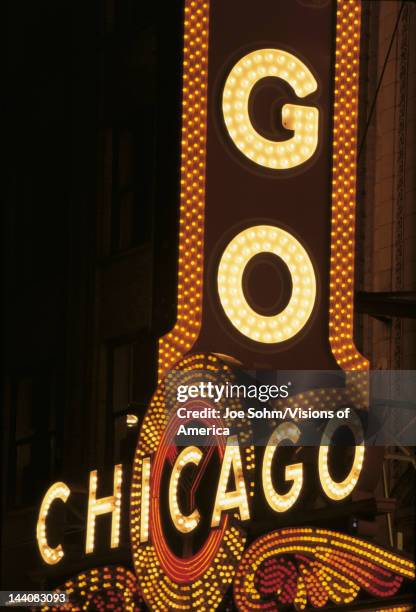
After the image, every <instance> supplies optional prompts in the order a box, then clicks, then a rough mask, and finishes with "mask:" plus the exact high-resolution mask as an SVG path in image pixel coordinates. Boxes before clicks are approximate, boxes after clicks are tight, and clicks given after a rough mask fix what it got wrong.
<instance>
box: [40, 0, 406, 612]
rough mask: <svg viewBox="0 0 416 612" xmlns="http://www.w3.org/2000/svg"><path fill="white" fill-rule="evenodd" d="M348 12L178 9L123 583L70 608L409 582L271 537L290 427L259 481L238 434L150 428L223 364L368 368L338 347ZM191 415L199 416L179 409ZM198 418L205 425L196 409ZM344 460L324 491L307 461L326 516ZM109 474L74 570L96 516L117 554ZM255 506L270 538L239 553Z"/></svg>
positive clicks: (305, 543) (81, 579)
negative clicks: (167, 275)
mask: <svg viewBox="0 0 416 612" xmlns="http://www.w3.org/2000/svg"><path fill="white" fill-rule="evenodd" d="M360 10H361V3H360V0H290V1H289V0H257V1H256V2H249V1H248V0H210V1H209V2H208V0H186V1H185V24H184V59H183V68H184V69H183V102H182V109H183V110H182V142H181V193H180V233H179V263H178V314H177V321H176V324H175V326H174V328H173V329H172V330H171V331H170V332H169V333H168V334H167V335H166V336H164V337H163V338H161V340H160V344H159V383H158V387H157V389H156V392H155V394H154V396H153V398H152V400H151V403H150V406H149V407H148V410H147V412H146V414H145V417H144V419H143V423H142V426H141V430H140V436H139V441H138V445H137V449H136V453H135V457H134V463H133V475H132V484H131V498H130V535H131V547H132V557H133V564H134V571H135V575H133V574H132V573H131V572H129V571H128V570H125V569H124V568H120V567H117V568H111V567H104V568H100V569H95V570H90V571H88V572H84V573H83V574H81V575H79V576H78V577H76V578H75V579H72V580H70V581H68V582H67V583H66V585H65V589H66V590H67V592H69V593H70V594H71V595H72V596H73V597H74V598H75V599H77V600H78V601H82V602H84V601H86V602H87V603H86V604H85V606H86V607H88V606H89V605H90V604H91V602H93V603H92V604H91V605H92V606H93V607H94V606H95V608H96V609H106V606H107V603H108V602H110V603H111V605H112V606H113V608H112V609H125V610H136V609H139V607H140V606H141V605H142V603H141V598H143V600H144V602H145V606H147V607H148V608H149V609H151V610H157V611H159V610H165V611H171V610H177V611H179V610H185V611H186V610H187V611H196V610H198V611H208V610H215V609H216V608H217V607H218V606H219V605H220V603H221V601H222V600H223V598H224V595H225V592H226V591H227V590H228V589H229V588H230V586H231V585H233V597H234V602H235V605H236V606H237V608H238V609H239V610H242V611H248V610H263V609H264V610H276V609H279V607H280V606H292V607H293V609H297V610H302V609H305V608H306V607H307V606H311V607H317V608H321V607H323V606H325V605H326V604H327V603H330V604H333V603H335V604H338V603H340V604H344V605H347V604H349V603H350V602H352V601H353V600H354V599H355V598H356V597H357V595H358V593H359V592H360V590H364V591H366V592H367V593H368V594H370V595H371V596H374V597H388V596H390V595H393V594H395V593H396V592H397V590H398V589H399V587H400V584H401V582H402V581H403V579H404V578H410V579H411V578H414V564H413V563H412V562H411V561H408V560H406V559H403V558H402V557H400V556H398V555H397V554H395V553H393V552H391V551H386V550H384V549H382V548H380V547H378V546H375V545H373V544H370V543H367V542H365V541H363V540H360V539H358V538H355V537H352V536H350V535H347V534H342V533H338V532H335V531H329V530H325V529H318V528H308V527H303V526H302V527H290V526H287V525H288V524H289V523H288V522H287V521H286V523H285V525H286V527H285V528H280V529H279V516H280V517H281V516H282V515H283V514H284V513H286V512H287V511H288V510H290V509H291V507H292V506H293V505H294V503H295V502H296V500H297V499H298V498H299V496H300V493H301V490H302V487H303V484H304V464H303V463H302V461H301V460H300V459H299V460H298V461H297V462H296V463H295V462H292V463H290V464H289V465H286V466H285V467H284V474H285V476H284V479H285V480H286V484H287V485H289V486H288V487H287V491H286V492H285V493H282V492H280V493H279V492H278V491H276V489H275V486H274V482H273V476H272V461H273V458H274V455H275V451H276V449H277V446H278V445H279V444H280V443H281V442H282V441H283V440H290V441H291V442H292V443H293V444H296V443H297V442H298V439H299V429H298V427H297V426H296V424H295V423H289V422H285V423H281V424H279V426H278V427H276V429H275V430H274V431H273V434H272V435H271V437H270V439H269V441H268V443H267V445H266V446H265V448H264V450H263V451H262V452H263V457H262V458H261V459H260V461H261V463H260V464H259V456H258V452H257V450H255V449H254V448H253V446H251V443H250V442H248V441H247V440H248V438H244V436H245V435H246V433H247V432H244V431H241V432H240V433H239V432H235V431H233V435H230V436H229V437H228V438H226V437H225V436H221V435H217V434H215V435H213V436H212V443H211V445H210V446H205V447H203V446H202V447H199V446H198V445H196V444H190V445H189V446H186V447H184V448H181V447H180V446H179V445H177V443H176V441H177V440H176V438H177V432H178V418H177V416H176V417H175V415H171V414H169V411H168V410H167V406H168V405H169V404H170V399H171V398H172V397H173V398H174V397H175V378H172V372H173V373H180V375H181V383H182V382H186V383H195V382H198V376H199V373H200V372H204V376H205V377H208V380H211V379H212V380H215V381H216V382H222V383H227V382H229V381H231V382H232V381H233V380H235V376H236V369H235V367H234V365H233V364H236V363H238V364H239V366H240V367H241V368H245V369H251V370H259V369H271V370H290V369H292V370H316V369H321V370H337V371H345V372H346V373H347V376H346V380H347V382H348V379H349V375H348V373H350V372H354V373H355V376H356V375H357V372H358V373H359V372H364V373H365V371H366V370H368V367H369V364H368V362H367V361H366V359H365V358H364V357H363V356H362V355H360V353H359V352H358V351H357V349H356V347H355V345H354V340H353V314H354V313H353V284H354V225H355V181H356V149H357V107H358V83H359V46H360ZM176 380H177V379H176ZM358 380H359V379H358ZM328 393H329V394H330V392H329V391H328ZM227 401H228V405H230V406H231V407H232V408H236V409H238V408H239V405H238V401H237V400H234V399H232V400H227ZM288 401H289V402H290V398H289V400H288ZM233 402H234V403H233ZM185 406H186V404H185ZM192 407H193V408H195V407H197V408H198V409H199V408H202V409H203V410H205V409H209V408H210V404H209V402H204V401H202V400H201V399H200V398H198V399H197V400H196V401H194V402H192ZM217 407H219V408H221V409H222V405H221V404H217ZM201 414H202V413H201ZM224 419H225V417H224ZM189 420H192V419H189ZM198 420H199V421H202V422H203V423H204V425H208V426H210V425H213V424H214V420H215V419H214V417H213V418H211V416H210V414H209V410H208V412H207V413H206V416H204V417H200V418H199V419H198ZM358 424H359V423H358ZM359 425H360V424H359ZM331 426H332V425H331V423H330V424H329V426H328V427H327V430H328V431H327V433H328V432H329V431H331V432H332V430H331ZM354 448H355V451H354V453H355V454H354V457H353V461H352V467H351V470H350V473H349V475H348V476H347V477H346V478H345V479H344V480H343V481H340V482H336V481H334V480H333V479H332V477H331V474H330V473H329V467H328V446H321V447H320V448H319V449H317V453H316V454H317V460H318V462H319V479H320V484H321V488H322V494H323V495H325V496H326V497H327V499H329V500H331V502H334V503H338V502H339V501H342V500H343V499H345V498H346V497H347V496H348V495H350V494H351V492H352V490H353V489H354V488H355V486H356V484H357V481H358V478H359V477H360V472H361V468H362V465H363V459H364V446H363V444H362V442H358V441H357V438H356V446H355V447H354ZM292 459H293V457H292ZM116 468H117V469H118V471H117V470H116V471H115V475H114V483H115V484H114V495H113V496H110V497H109V498H103V499H101V500H100V499H99V500H97V499H96V482H97V480H96V479H97V475H96V474H95V473H94V474H93V475H92V477H91V478H92V480H91V482H92V484H93V490H92V493H91V482H90V498H91V495H92V497H93V499H92V501H91V499H90V504H91V508H90V509H89V512H88V529H87V541H86V545H87V549H86V552H87V553H90V552H91V551H93V549H94V525H95V517H96V516H98V515H99V514H102V513H110V512H111V513H112V533H111V546H114V547H116V546H117V545H118V534H119V522H118V519H119V512H120V505H121V498H120V495H119V492H120V486H119V485H120V482H121V473H122V472H121V466H116ZM189 469H190V470H191V471H189ZM117 479H118V480H117ZM257 479H259V480H260V484H259V482H258V480H257ZM256 480H257V482H256ZM117 483H118V484H117ZM54 487H55V488H54ZM94 487H95V488H94ZM260 489H261V491H260ZM69 493H70V492H69V489H68V487H67V486H66V485H65V483H56V484H55V485H53V487H51V489H50V490H49V491H48V493H47V494H46V496H45V500H44V503H43V504H42V508H41V514H40V522H39V528H38V541H39V546H40V550H41V551H42V550H43V554H42V556H43V558H44V560H45V561H46V562H47V563H50V564H54V563H59V562H60V561H61V559H62V557H63V555H64V552H63V549H62V547H57V548H56V549H51V548H50V546H49V545H48V542H47V532H46V519H47V514H48V510H49V507H50V505H51V503H52V502H53V501H54V500H55V499H61V500H62V501H63V502H65V501H66V499H67V498H68V495H69ZM48 496H49V497H48ZM256 496H257V497H258V498H260V497H261V498H262V502H261V503H263V504H264V505H265V506H266V510H265V513H266V514H265V515H267V516H268V517H269V518H270V516H273V518H272V522H274V524H275V527H273V528H272V529H276V530H275V531H270V530H269V531H267V529H265V530H263V531H262V535H261V536H260V537H258V538H257V539H254V541H253V538H252V537H251V539H250V541H248V538H247V534H246V530H245V525H247V524H249V522H250V520H251V519H252V513H253V512H254V510H253V509H254V508H255V507H257V508H258V507H259V501H258V499H256ZM267 513H268V514H267ZM257 518H259V517H257ZM261 518H262V517H261V516H260V523H261ZM289 520H290V519H289ZM269 524H270V521H269ZM264 531H266V533H264ZM88 602H89V603H88ZM114 602H116V603H114ZM119 602H121V604H120V606H121V607H119V608H118V607H117V606H118V603H119ZM85 609H86V608H85ZM392 609H398V608H392ZM403 609H407V608H403Z"/></svg>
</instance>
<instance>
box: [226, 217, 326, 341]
mask: <svg viewBox="0 0 416 612" xmlns="http://www.w3.org/2000/svg"><path fill="white" fill-rule="evenodd" d="M259 253H273V254H275V255H277V256H278V257H280V258H281V259H282V260H283V261H284V262H285V264H286V265H287V267H288V269H289V272H290V276H291V280H292V295H291V297H290V300H289V302H288V304H287V306H286V307H285V308H284V309H283V310H282V312H279V313H278V314H276V315H272V316H265V315H260V314H258V313H257V312H255V311H254V310H253V309H252V308H251V306H250V305H249V304H248V302H247V299H246V297H245V295H244V292H243V274H244V270H245V268H246V266H247V264H248V262H249V261H250V260H251V259H252V258H253V257H254V256H255V255H258V254H259ZM218 294H219V298H220V301H221V305H222V307H223V309H224V312H225V314H226V315H227V317H228V319H229V320H230V322H231V323H232V324H233V325H234V327H236V328H237V329H238V331H239V332H241V333H242V334H243V335H244V336H246V337H247V338H250V339H251V340H255V341H256V342H262V343H265V344H277V343H279V342H283V341H285V340H289V339H290V338H293V336H295V335H296V334H297V333H298V332H300V330H301V329H302V328H303V327H304V326H305V325H306V323H307V321H308V319H309V317H310V315H311V313H312V310H313V306H314V304H315V299H316V278H315V272H314V269H313V266H312V262H311V260H310V257H309V255H308V253H307V252H306V250H305V249H304V247H303V246H302V245H301V244H300V242H299V241H298V240H297V239H296V238H295V237H294V236H292V234H290V233H289V232H286V231H285V230H283V229H281V228H279V227H276V226H273V225H257V226H253V227H250V228H247V229H245V230H243V231H242V232H240V233H239V234H237V236H235V237H234V238H233V239H232V240H231V242H230V243H229V244H228V245H227V247H226V248H225V250H224V253H223V254H222V257H221V261H220V264H219V269H218Z"/></svg>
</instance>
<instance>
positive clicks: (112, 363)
mask: <svg viewBox="0 0 416 612" xmlns="http://www.w3.org/2000/svg"><path fill="white" fill-rule="evenodd" d="M156 347H157V345H156V342H155V341H152V340H151V339H149V338H144V337H142V338H140V339H136V340H132V341H130V342H125V343H115V344H112V345H110V346H109V347H108V373H109V375H108V389H107V393H108V408H109V409H108V413H109V423H108V425H109V426H108V433H109V435H108V444H107V448H108V449H110V452H111V453H112V456H111V457H108V461H109V462H130V461H131V460H132V457H133V453H134V449H135V446H136V443H137V435H138V427H133V428H129V427H128V426H127V421H126V417H127V414H134V415H136V416H137V417H138V418H139V421H140V419H141V418H142V416H143V415H144V412H145V410H146V408H147V405H148V401H149V399H150V396H151V394H152V391H153V385H154V382H155V380H154V379H155V372H156V363H155V361H156Z"/></svg>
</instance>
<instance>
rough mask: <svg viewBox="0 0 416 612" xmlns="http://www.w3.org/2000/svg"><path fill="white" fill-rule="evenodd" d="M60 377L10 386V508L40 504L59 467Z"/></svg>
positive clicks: (28, 379)
mask: <svg viewBox="0 0 416 612" xmlns="http://www.w3.org/2000/svg"><path fill="white" fill-rule="evenodd" d="M59 380H61V379H60V378H59V377H56V376H53V377H48V376H36V377H22V378H21V379H18V380H16V381H15V382H13V383H12V384H11V394H10V397H11V411H10V415H11V421H10V425H11V427H10V459H11V461H10V463H9V487H8V490H9V500H8V501H9V505H10V506H12V507H24V506H29V505H31V504H34V503H37V501H38V496H39V492H40V491H42V490H43V489H44V488H45V486H47V485H48V483H49V481H50V480H51V479H52V478H53V477H54V475H55V474H56V472H57V470H58V468H59V466H60V455H59V451H58V449H59V448H60V445H59V444H57V439H58V436H59V433H60V431H61V426H60V425H61V418H60V416H59V414H61V415H62V414H63V406H61V405H58V398H59V397H62V396H61V394H58V388H59Z"/></svg>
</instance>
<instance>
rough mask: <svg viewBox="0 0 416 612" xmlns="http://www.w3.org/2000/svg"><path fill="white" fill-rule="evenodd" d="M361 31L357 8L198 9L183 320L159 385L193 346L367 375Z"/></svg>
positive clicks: (188, 67) (191, 53)
mask: <svg viewBox="0 0 416 612" xmlns="http://www.w3.org/2000/svg"><path fill="white" fill-rule="evenodd" d="M359 33H360V3H359V2H358V1H353V2H348V1H347V0H345V1H341V2H338V4H337V3H336V2H320V3H314V2H308V1H304V2H303V1H301V0H299V1H298V0H294V2H290V3H288V2H285V1H284V0H283V1H265V0H264V1H262V2H260V3H257V4H256V6H255V7H254V6H253V5H252V4H251V3H249V2H239V1H238V0H229V1H227V2H222V1H221V0H212V1H211V3H210V4H208V3H207V2H194V3H192V2H189V3H187V5H186V19H185V49H184V86H183V132H182V168H181V186H182V189H181V205H180V206H181V215H180V245H179V249H180V253H179V287H178V320H177V323H176V325H175V327H174V329H173V330H172V331H171V332H170V333H169V334H167V336H165V337H164V338H163V339H162V340H161V344H160V370H161V374H162V373H163V372H165V371H166V370H167V369H168V368H170V367H171V366H172V365H174V364H175V363H177V361H178V360H179V359H180V358H181V357H183V355H184V354H185V353H186V352H189V351H190V350H191V349H193V350H203V351H215V352H218V353H223V354H228V355H231V356H233V357H235V358H237V359H238V360H239V361H241V362H242V363H243V364H244V365H245V366H246V367H252V366H256V365H258V364H260V366H266V367H268V368H275V367H283V368H285V369H290V368H293V369H313V368H316V365H317V364H318V365H319V368H320V369H332V368H334V367H341V368H342V369H345V370H356V369H359V370H360V369H366V368H367V366H368V364H367V362H366V360H365V359H364V358H363V357H362V356H361V355H360V354H359V353H358V352H357V350H356V349H355V346H354V341H353V330H352V324H353V268H354V223H355V178H356V177H355V174H356V136H357V105H358V71H359V35H360V34H359ZM276 278H278V279H279V280H280V282H276V281H275V279H276ZM263 279H264V280H265V281H266V283H264V282H263V283H262V282H261V281H262V280H263ZM256 280H257V282H256ZM267 280H271V281H272V282H271V283H270V282H269V283H267ZM265 284H266V288H267V291H265V288H264V285H265ZM279 288H280V294H279V291H278V289H279ZM235 289H236V290H235ZM256 290H257V291H256Z"/></svg>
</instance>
